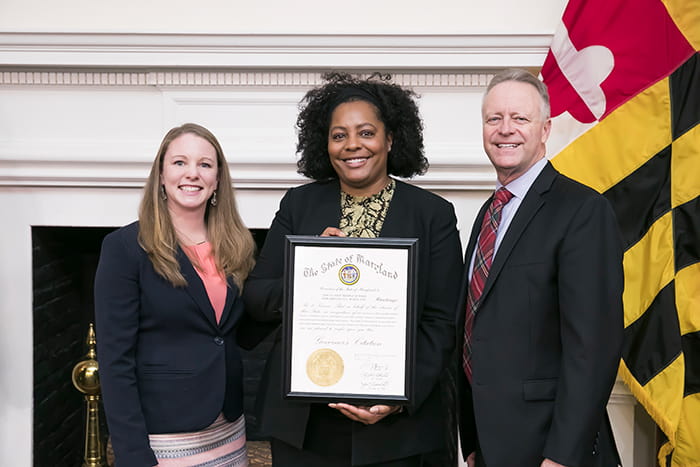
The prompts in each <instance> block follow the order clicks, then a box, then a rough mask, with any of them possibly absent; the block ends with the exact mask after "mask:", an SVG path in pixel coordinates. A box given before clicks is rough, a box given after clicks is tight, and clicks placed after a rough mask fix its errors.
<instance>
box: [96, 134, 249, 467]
mask: <svg viewBox="0 0 700 467" xmlns="http://www.w3.org/2000/svg"><path fill="white" fill-rule="evenodd" d="M253 245H254V244H253V239H252V237H251V235H250V232H249V231H248V230H247V229H246V227H245V226H244V225H243V222H242V221H241V219H240V216H239V215H238V211H237V209H236V203H235V198H234V192H233V188H232V185H231V178H230V175H229V172H228V165H227V163H226V160H225V158H224V154H223V151H222V149H221V146H220V145H219V143H218V141H217V140H216V138H215V137H214V135H213V134H211V133H210V132H209V131H208V130H207V129H205V128H203V127H201V126H199V125H195V124H185V125H182V126H179V127H176V128H173V129H172V130H170V131H169V132H168V133H167V134H166V136H165V138H164V139H163V142H162V143H161V146H160V149H159V150H158V154H157V156H156V158H155V160H154V162H153V166H152V168H151V173H150V176H149V178H148V181H147V183H146V186H145V189H144V196H143V199H142V202H141V206H140V210H139V221H138V222H134V223H132V224H130V225H127V226H125V227H122V228H121V229H118V230H116V231H115V232H113V233H111V234H109V235H107V236H106V237H105V239H104V242H103V245H102V252H101V255H100V261H99V265H98V268H97V274H96V278H95V318H96V324H97V350H98V359H99V364H100V370H99V371H100V382H101V385H102V394H103V398H104V406H105V412H106V418H107V423H108V426H109V431H110V437H111V441H112V445H113V448H114V453H115V461H116V465H117V467H139V466H152V465H161V466H167V465H170V464H169V462H173V461H174V460H173V458H177V461H178V462H186V463H187V465H194V464H198V463H202V462H203V461H212V460H214V459H217V462H219V463H216V464H214V465H217V466H224V465H226V466H227V465H234V463H235V462H242V463H235V465H244V463H245V462H246V461H245V457H246V452H245V425H244V421H243V415H242V414H243V396H242V387H241V385H242V364H241V358H240V355H239V351H238V347H237V343H236V339H235V334H234V331H235V329H236V326H237V323H238V321H239V319H240V318H241V315H242V313H243V303H242V300H241V298H240V290H241V287H242V283H243V281H244V280H245V278H246V276H247V275H248V272H249V271H250V269H251V268H252V265H253V251H254V246H253ZM183 433H187V435H186V436H185V435H182V434H183ZM188 437H189V438H188ZM206 438H208V440H207V441H202V440H204V439H206ZM212 439H216V442H215V443H213V442H212V441H211V440H212ZM193 440H194V441H193ZM222 446H223V447H222ZM174 451H177V452H178V453H177V454H173V452H174ZM178 465H184V464H178Z"/></svg>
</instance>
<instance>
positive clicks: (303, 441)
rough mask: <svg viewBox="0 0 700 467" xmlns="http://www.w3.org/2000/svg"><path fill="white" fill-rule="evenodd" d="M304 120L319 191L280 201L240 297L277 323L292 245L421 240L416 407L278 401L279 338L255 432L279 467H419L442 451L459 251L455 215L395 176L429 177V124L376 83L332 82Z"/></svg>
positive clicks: (400, 92)
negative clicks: (302, 240) (320, 238)
mask: <svg viewBox="0 0 700 467" xmlns="http://www.w3.org/2000/svg"><path fill="white" fill-rule="evenodd" d="M326 79H327V83H326V84H325V85H324V86H322V87H319V88H317V89H313V90H311V91H309V92H308V93H307V95H306V97H305V99H304V101H303V109H302V110H301V113H300V115H299V117H298V120H297V126H298V129H299V136H298V137H299V140H298V145H297V150H298V152H299V153H301V159H300V160H299V162H298V167H299V172H300V173H302V174H303V175H306V176H308V177H309V178H312V179H314V180H316V181H315V182H313V183H310V184H307V185H303V186H301V187H297V188H293V189H291V190H289V191H288V192H287V194H286V195H285V196H284V198H283V199H282V201H281V204H280V208H279V211H278V212H277V214H276V216H275V219H274V220H273V223H272V226H271V228H270V231H269V233H268V235H267V238H266V241H265V245H264V247H263V249H262V251H261V254H260V257H259V258H258V262H257V265H256V267H255V268H254V270H253V271H252V272H251V275H250V276H249V278H248V280H247V281H246V287H245V290H244V294H243V298H244V301H245V302H246V310H247V311H248V312H249V313H250V314H251V315H252V316H254V317H255V318H257V319H258V320H261V321H268V322H275V321H279V320H280V319H281V312H280V308H281V305H282V293H283V291H282V276H283V256H284V255H283V251H284V238H285V235H289V234H296V235H327V236H354V237H417V238H418V239H419V261H418V270H419V280H418V307H417V308H418V314H419V316H418V332H417V349H416V354H417V358H416V368H415V378H416V388H415V393H416V397H415V404H414V405H411V406H406V407H400V406H392V405H375V406H372V407H359V406H354V405H350V404H344V403H332V404H327V405H326V404H310V403H303V402H291V401H288V400H285V399H284V398H283V396H282V356H281V354H282V352H281V346H280V336H279V335H278V336H277V337H276V342H275V345H274V347H273V349H272V351H271V354H270V356H269V359H268V362H267V366H266V369H265V373H264V375H263V389H262V390H261V394H260V395H259V400H258V407H259V408H260V425H261V426H260V429H261V431H262V433H263V434H265V435H268V436H269V437H270V439H271V442H272V462H273V465H274V466H275V467H290V466H304V467H314V466H328V467H331V466H332V467H339V466H350V465H373V466H394V467H399V466H420V465H427V460H428V459H429V458H430V457H431V456H430V455H431V454H433V453H434V452H435V451H438V450H441V449H443V448H444V446H445V445H446V444H447V443H446V439H447V437H448V436H450V434H448V433H447V431H446V426H447V423H446V421H445V420H446V418H447V417H448V415H447V413H446V406H445V404H443V403H442V401H441V392H440V387H439V384H438V382H439V379H440V376H441V374H442V373H443V371H444V370H445V368H446V367H447V366H448V363H449V359H450V355H451V353H452V350H453V341H452V339H453V338H454V336H455V328H454V322H455V319H454V316H453V314H454V306H455V305H456V302H457V298H458V287H459V278H460V271H461V269H462V260H461V247H460V242H459V235H458V232H457V228H456V218H455V213H454V208H453V207H452V205H451V204H450V203H449V202H447V201H446V200H444V199H443V198H440V197H439V196H437V195H434V194H432V193H430V192H428V191H425V190H422V189H420V188H417V187H415V186H413V185H409V184H407V183H403V182H401V181H398V180H396V179H394V178H392V177H391V176H390V175H394V176H400V177H412V176H414V175H416V174H422V173H424V172H425V170H426V169H427V166H428V162H427V160H426V158H425V157H424V155H423V135H422V124H421V120H420V117H419V114H418V109H417V106H416V104H415V102H414V99H413V98H414V94H413V93H412V92H411V91H408V90H405V89H402V88H400V87H399V86H397V85H394V84H390V83H388V82H386V80H385V79H383V78H382V77H379V76H372V77H370V78H369V79H366V80H360V79H356V78H353V77H351V76H349V75H345V74H331V75H328V76H326Z"/></svg>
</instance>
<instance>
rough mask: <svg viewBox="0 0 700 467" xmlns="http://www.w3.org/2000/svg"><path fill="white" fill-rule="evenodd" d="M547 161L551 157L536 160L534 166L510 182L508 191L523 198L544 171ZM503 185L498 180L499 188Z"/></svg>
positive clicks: (497, 185) (497, 187) (507, 186)
mask: <svg viewBox="0 0 700 467" xmlns="http://www.w3.org/2000/svg"><path fill="white" fill-rule="evenodd" d="M547 162H549V159H547V158H546V157H543V158H542V159H540V160H538V161H537V162H535V163H534V164H533V166H532V167H530V168H529V169H527V172H525V173H524V174H522V175H521V176H519V177H518V178H516V179H515V180H513V181H512V182H510V183H509V184H508V185H506V186H505V187H506V188H507V189H508V191H510V192H511V193H513V196H515V197H516V198H520V199H523V198H524V197H525V195H526V194H527V192H528V190H529V189H530V187H531V186H532V184H533V183H535V179H536V178H537V176H538V175H539V174H540V172H542V169H544V166H545V165H547ZM502 186H503V185H501V184H500V183H499V182H496V189H497V190H498V189H499V188H501V187H502Z"/></svg>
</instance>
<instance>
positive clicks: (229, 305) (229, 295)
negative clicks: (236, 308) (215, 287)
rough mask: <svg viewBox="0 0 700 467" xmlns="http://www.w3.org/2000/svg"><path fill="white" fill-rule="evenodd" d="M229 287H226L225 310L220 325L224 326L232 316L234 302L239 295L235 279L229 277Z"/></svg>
mask: <svg viewBox="0 0 700 467" xmlns="http://www.w3.org/2000/svg"><path fill="white" fill-rule="evenodd" d="M227 284H228V287H226V303H225V304H224V312H223V313H222V314H221V321H220V322H219V327H221V328H223V327H224V326H226V324H227V322H228V320H229V318H231V314H232V312H231V310H232V309H233V302H234V300H235V299H236V297H238V287H237V286H236V284H234V283H233V280H232V279H231V278H230V277H229V278H228V279H227Z"/></svg>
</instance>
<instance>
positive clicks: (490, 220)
mask: <svg viewBox="0 0 700 467" xmlns="http://www.w3.org/2000/svg"><path fill="white" fill-rule="evenodd" d="M512 197H513V193H511V192H510V191H508V190H506V189H505V188H504V187H501V188H499V189H498V190H496V194H495V195H494V197H493V200H492V201H491V205H490V206H489V209H488V211H487V212H486V215H485V216H484V221H483V222H482V224H481V232H479V240H478V245H477V247H476V256H475V257H474V269H473V270H472V278H471V281H470V282H469V291H468V293H467V316H466V319H465V322H464V349H463V352H462V366H463V367H464V373H465V374H466V375H467V379H469V382H471V380H472V365H471V350H472V346H471V337H472V327H473V326H474V317H475V316H476V308H477V306H478V305H479V299H480V298H481V293H482V292H483V291H484V285H485V284H486V278H487V277H489V269H490V268H491V262H492V261H493V250H494V246H495V245H496V232H497V231H498V224H500V222H501V209H503V205H505V204H506V203H507V202H508V201H510V199H511V198H512Z"/></svg>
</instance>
